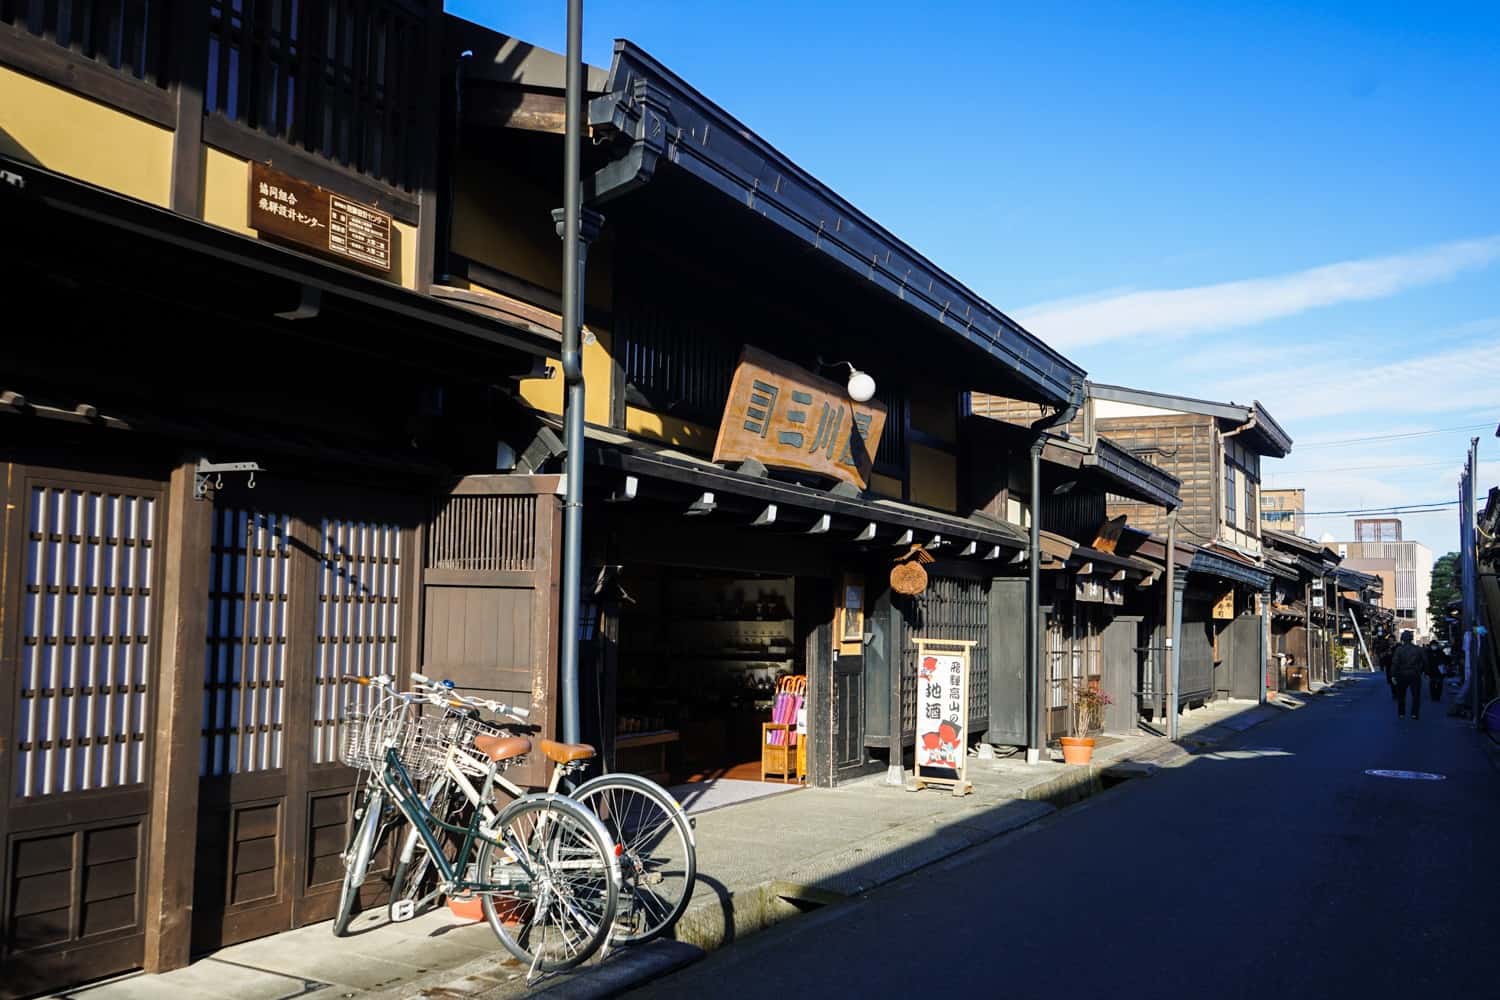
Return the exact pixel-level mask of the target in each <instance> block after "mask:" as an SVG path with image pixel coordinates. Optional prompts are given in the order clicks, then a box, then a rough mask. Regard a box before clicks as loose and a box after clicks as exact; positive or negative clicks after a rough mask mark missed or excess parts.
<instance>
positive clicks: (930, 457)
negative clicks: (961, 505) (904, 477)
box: [911, 444, 958, 510]
mask: <svg viewBox="0 0 1500 1000" xmlns="http://www.w3.org/2000/svg"><path fill="white" fill-rule="evenodd" d="M911 498H912V500H913V501H914V502H916V503H922V504H926V505H927V506H929V507H937V508H938V509H940V510H957V509H958V459H956V458H954V457H953V456H952V455H950V454H948V453H947V452H943V451H938V450H937V449H936V448H926V447H923V446H922V445H919V444H913V445H912V446H911Z"/></svg>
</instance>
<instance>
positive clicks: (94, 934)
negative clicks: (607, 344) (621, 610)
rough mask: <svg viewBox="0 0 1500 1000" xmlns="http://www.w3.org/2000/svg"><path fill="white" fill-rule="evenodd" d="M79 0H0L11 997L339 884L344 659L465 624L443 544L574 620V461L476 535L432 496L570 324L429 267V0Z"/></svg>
mask: <svg viewBox="0 0 1500 1000" xmlns="http://www.w3.org/2000/svg"><path fill="white" fill-rule="evenodd" d="M61 10H62V11H63V13H64V14H66V13H68V12H71V13H72V15H73V16H72V17H67V16H60V15H59V13H58V11H59V6H58V5H43V4H29V5H28V4H23V5H13V4H11V5H5V6H3V7H0V217H3V218H4V220H5V226H6V230H5V232H6V244H7V246H8V247H9V248H10V250H11V251H12V252H11V253H10V254H8V255H7V260H6V266H5V268H4V269H3V271H0V283H3V289H4V301H5V302H6V303H7V308H8V310H9V314H8V315H7V323H6V335H5V336H4V337H3V338H0V472H3V478H0V500H3V508H0V509H3V521H0V527H3V532H0V682H3V683H0V772H3V773H4V775H5V794H4V797H3V799H0V847H3V852H4V853H3V856H0V869H3V871H4V873H5V878H4V882H3V887H0V925H3V927H0V966H3V969H4V973H3V976H0V994H6V995H13V994H26V993H32V992H36V991H38V990H43V989H46V988H50V987H59V986H63V985H66V984H68V983H73V982H77V981H79V980H83V979H89V978H94V977H98V976H102V975H106V974H109V973H113V972H116V971H119V970H122V969H128V968H132V967H139V966H145V967H146V968H148V969H153V970H160V969H165V968H171V967H173V966H176V965H180V964H182V963H184V962H185V961H186V960H187V958H188V956H189V954H190V952H191V951H192V950H194V949H203V948H210V947H215V946H218V945H221V944H224V943H228V942H232V941H235V940H240V939H244V938H248V937H252V936H255V935H260V934H266V933H270V932H274V931H277V930H282V929H286V928H289V927H292V926H295V925H298V924H302V923H307V922H310V921H314V920H318V919H321V918H323V917H324V916H325V915H327V914H328V913H330V912H331V910H332V907H333V905H334V902H335V898H336V894H337V888H338V884H339V881H340V880H341V878H342V874H343V873H342V865H341V864H340V861H339V854H340V851H341V850H342V848H343V845H344V843H345V837H346V834H345V828H346V822H347V817H348V813H349V796H350V789H351V787H352V785H353V775H352V773H351V772H350V771H349V770H348V769H346V768H344V767H342V766H341V765H340V764H339V761H338V758H337V752H336V751H337V747H336V722H337V719H338V714H339V711H340V708H341V706H342V705H343V704H344V702H345V698H346V695H345V694H344V693H343V691H342V690H341V687H340V683H339V676H340V675H341V674H364V675H368V674H372V673H394V674H397V675H401V676H404V675H405V673H406V672H407V671H408V670H410V669H411V668H412V667H413V666H415V665H417V664H420V663H421V662H422V661H423V658H424V657H431V656H432V655H433V650H434V649H436V648H446V647H447V645H448V644H449V639H450V638H451V637H452V636H454V635H455V634H456V633H454V632H453V631H452V630H450V629H449V628H448V627H447V621H446V619H439V618H437V617H435V616H434V615H433V614H432V613H431V612H430V611H429V612H428V613H427V614H426V615H425V616H424V604H425V605H427V606H428V607H429V608H430V607H431V606H433V605H435V604H436V603H438V596H437V595H436V594H435V593H434V592H433V591H434V589H435V588H437V587H439V586H440V585H442V584H443V582H444V581H443V579H442V573H444V572H452V570H448V569H446V568H445V567H447V566H449V565H451V564H453V563H454V562H459V563H462V560H464V559H470V560H471V562H470V563H465V564H463V568H464V569H466V570H473V569H476V568H486V569H489V570H490V571H491V578H492V579H500V578H501V577H502V576H503V579H504V581H505V583H506V585H507V586H508V587H509V588H511V591H512V592H513V593H514V594H515V595H519V596H517V598H516V600H515V601H514V602H513V610H514V612H515V614H514V616H513V617H512V618H510V619H507V621H508V622H514V623H516V624H517V625H518V626H529V625H530V624H531V623H532V622H535V623H536V625H535V627H534V628H530V629H529V630H528V629H525V628H519V627H518V628H515V629H506V630H504V631H503V632H501V634H499V635H498V636H497V635H495V632H496V631H497V630H495V629H493V628H492V629H491V632H490V635H489V636H488V638H489V640H490V642H491V645H490V647H489V648H488V650H487V654H486V655H487V656H488V659H489V661H490V662H491V663H492V665H493V666H494V667H495V669H497V670H504V669H510V668H512V667H514V666H515V665H517V664H524V665H525V666H526V670H527V671H528V674H527V683H528V684H529V683H530V682H531V679H530V673H529V672H530V670H531V669H532V666H533V664H546V663H551V662H554V661H555V646H556V641H555V637H554V635H553V634H552V633H551V632H550V631H549V629H548V628H547V623H548V622H549V621H550V620H551V612H550V610H549V609H548V607H547V601H548V599H549V595H552V594H553V590H552V587H551V583H550V580H551V576H550V568H549V557H550V553H551V550H552V546H553V545H554V543H555V537H556V535H555V531H556V512H557V504H556V501H555V498H554V497H553V496H552V493H553V492H554V491H555V487H554V485H552V484H555V479H554V480H545V479H544V480H540V481H538V480H535V479H528V478H527V477H524V476H518V477H513V478H512V480H511V482H512V483H513V484H514V485H513V486H512V487H511V488H512V490H513V491H514V492H516V493H517V494H521V493H524V494H525V496H526V499H525V500H518V501H512V500H510V499H509V497H508V496H506V497H502V499H501V500H500V501H499V502H498V506H505V505H506V504H509V505H510V506H509V507H506V509H507V510H511V509H512V508H519V507H521V506H524V508H525V509H524V511H522V513H524V519H522V520H519V521H517V522H516V523H517V524H519V525H520V526H521V527H523V528H524V531H521V530H517V531H512V532H510V533H508V534H506V535H504V537H503V541H501V540H497V541H496V542H495V543H494V544H492V545H489V546H487V547H486V548H485V549H484V550H483V552H482V553H475V552H473V551H472V550H460V549H459V548H458V547H457V541H456V540H458V539H460V533H459V530H458V529H459V528H461V527H462V525H460V524H456V523H455V520H454V517H453V516H452V514H451V512H450V511H448V510H447V508H445V507H442V506H437V507H435V506H434V503H435V498H439V497H442V496H443V495H445V494H446V493H447V492H448V491H449V489H450V483H451V482H452V480H453V479H454V478H455V477H456V476H459V475H462V474H465V473H476V472H489V473H494V472H495V471H496V469H497V467H501V468H506V469H512V468H515V467H516V465H517V463H516V462H515V461H513V460H511V459H510V458H507V457H506V456H505V450H504V449H503V448H500V449H497V441H499V440H500V439H501V438H502V436H503V434H504V430H505V425H504V421H505V417H504V413H505V412H506V411H505V410H504V408H503V406H502V405H501V403H500V402H499V401H501V400H504V399H505V398H507V397H508V396H509V395H510V394H512V393H515V392H517V391H519V390H518V383H517V379H518V378H520V377H522V376H527V375H530V374H532V373H533V372H535V371H540V370H541V369H542V358H543V357H544V356H546V355H548V354H555V353H556V351H557V343H556V340H557V338H556V335H555V334H554V333H552V332H551V331H549V330H546V329H544V328H541V327H539V326H537V325H536V324H535V323H532V322H530V321H528V320H527V319H526V318H525V317H517V316H508V315H506V314H504V313H502V312H500V311H495V310H491V311H490V312H488V313H480V312H476V311H474V310H471V309H468V308H465V307H463V306H462V305H460V304H454V303H453V302H451V301H444V300H441V299H439V298H436V297H434V296H432V295H431V294H430V290H431V286H432V277H433V261H434V252H435V248H436V247H437V246H438V236H439V230H440V226H439V216H438V206H439V200H438V185H437V178H438V176H439V173H438V164H437V151H438V145H439V134H438V131H437V129H436V127H435V126H436V125H437V123H438V121H439V118H440V116H439V115H438V113H437V111H438V108H439V106H440V99H439V85H440V78H441V73H440V72H439V71H438V69H437V68H436V65H435V63H434V62H433V59H434V57H435V53H436V52H437V51H438V46H439V44H440V42H441V36H440V28H441V17H442V14H441V4H439V3H436V2H430V3H422V2H410V0H403V2H381V0H357V2H354V3H341V4H338V5H333V4H323V3H303V4H301V5H300V6H299V5H296V4H270V3H261V2H250V0H245V2H242V3H234V4H230V3H219V2H208V3H203V4H198V5H195V6H192V9H191V10H189V9H186V8H184V9H182V10H181V11H178V10H177V8H175V7H171V8H169V7H166V6H163V5H160V4H127V5H124V6H123V7H121V6H119V5H116V6H115V7H113V8H111V11H112V13H111V14H110V15H109V16H108V17H106V16H104V15H103V14H102V13H99V14H98V16H96V17H87V16H84V12H85V11H100V10H101V8H98V7H97V6H89V5H76V4H75V5H62V6H61ZM169 10H170V11H172V13H171V14H170V16H169V14H168V11H169ZM497 450H498V451H499V453H500V454H499V455H498V456H497ZM499 492H502V493H503V492H504V491H499ZM502 571H503V573H502ZM538 580H540V581H541V583H540V585H539V584H538ZM424 586H425V587H427V588H429V590H427V591H424ZM428 623H430V624H431V625H432V626H433V627H432V628H431V629H429V630H428V631H427V632H425V633H424V631H423V628H424V624H428ZM459 638H460V639H466V638H474V637H473V636H459ZM478 638H479V639H483V638H485V637H484V636H483V635H480V636H478ZM459 644H460V645H461V644H462V643H461V642H460V643H459ZM424 645H425V647H426V648H425V650H424ZM543 679H544V680H545V674H543ZM531 694H532V693H531V692H530V691H528V692H527V699H526V700H528V701H535V702H536V703H537V704H538V707H539V713H540V714H539V716H538V717H539V718H541V719H542V721H543V723H544V724H545V725H550V721H549V720H548V719H547V717H546V714H545V713H546V707H547V704H548V702H547V699H546V698H545V696H544V694H545V693H544V692H541V693H539V694H540V695H542V696H540V697H537V698H533V697H531ZM371 888H372V889H374V888H378V886H374V885H372V886H371Z"/></svg>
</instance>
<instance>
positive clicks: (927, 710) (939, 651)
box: [912, 639, 976, 795]
mask: <svg viewBox="0 0 1500 1000" xmlns="http://www.w3.org/2000/svg"><path fill="white" fill-rule="evenodd" d="M975 645H976V643H974V642H972V641H969V640H952V639H918V640H916V646H917V745H916V749H915V751H914V754H913V757H912V776H913V777H914V778H916V784H915V787H914V788H912V791H920V790H922V789H923V788H926V787H927V786H929V785H933V786H937V787H942V788H951V789H952V790H953V794H954V795H967V794H969V793H970V792H972V791H973V790H974V786H973V784H972V783H970V781H969V778H968V771H969V734H968V732H967V730H968V725H969V655H970V653H971V652H972V651H973V648H974V646H975Z"/></svg>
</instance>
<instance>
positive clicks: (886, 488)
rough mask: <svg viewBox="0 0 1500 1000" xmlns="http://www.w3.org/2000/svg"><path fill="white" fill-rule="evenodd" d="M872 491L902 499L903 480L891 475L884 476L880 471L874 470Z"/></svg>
mask: <svg viewBox="0 0 1500 1000" xmlns="http://www.w3.org/2000/svg"><path fill="white" fill-rule="evenodd" d="M870 492H871V493H878V494H880V495H881V496H883V497H890V498H891V499H892V500H900V499H901V480H899V479H895V478H892V477H891V476H882V475H881V474H880V473H878V472H872V473H871V474H870Z"/></svg>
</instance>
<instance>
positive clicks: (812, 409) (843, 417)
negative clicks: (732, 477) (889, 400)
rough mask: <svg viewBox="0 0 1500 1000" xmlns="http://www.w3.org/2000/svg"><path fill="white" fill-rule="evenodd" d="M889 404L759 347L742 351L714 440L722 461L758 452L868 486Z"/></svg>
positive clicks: (772, 462)
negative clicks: (858, 397) (854, 395)
mask: <svg viewBox="0 0 1500 1000" xmlns="http://www.w3.org/2000/svg"><path fill="white" fill-rule="evenodd" d="M885 416H886V409H885V405H884V404H883V403H877V402H874V401H873V400H872V401H871V402H868V403H856V402H854V401H853V400H851V399H850V398H849V395H848V393H847V392H846V390H845V387H844V386H842V385H839V384H838V383H835V382H830V381H829V380H827V379H824V378H819V377H818V376H816V375H814V374H813V373H812V372H810V371H808V370H807V369H805V368H799V367H798V366H796V365H794V364H792V363H791V362H789V361H783V360H782V359H781V358H778V357H776V356H775V355H773V354H769V353H767V352H765V351H762V350H759V349H757V348H754V347H746V348H745V349H744V352H743V353H741V355H740V363H739V367H737V368H736V369H735V370H734V381H733V383H732V384H731V385H730V387H729V402H728V403H727V404H725V407H724V419H723V420H721V421H720V422H719V437H718V440H717V441H716V442H715V443H714V461H715V462H743V461H745V460H746V459H752V458H753V459H755V460H756V461H759V462H761V463H762V464H763V465H765V466H766V467H767V468H776V469H792V470H795V471H797V472H811V473H815V474H818V475H822V476H828V477H830V478H833V479H842V480H844V481H845V482H850V483H853V484H854V485H856V486H858V487H860V488H861V489H863V488H864V487H865V486H867V485H868V484H869V481H870V470H871V469H872V468H873V467H874V465H875V449H876V448H877V446H878V445H879V444H880V434H881V431H883V430H885Z"/></svg>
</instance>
